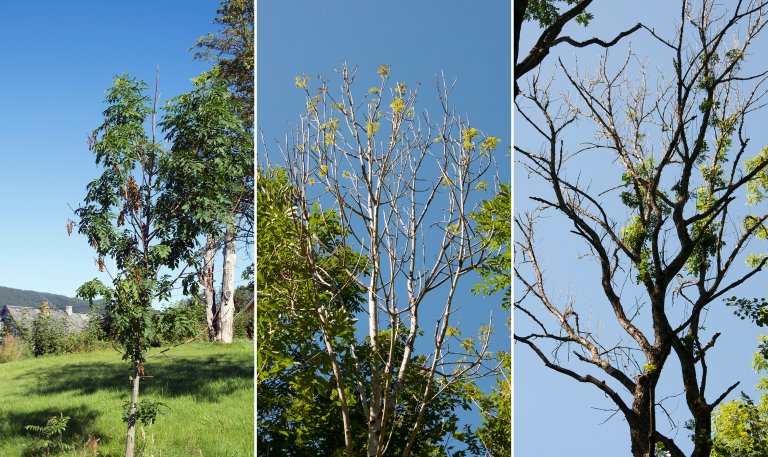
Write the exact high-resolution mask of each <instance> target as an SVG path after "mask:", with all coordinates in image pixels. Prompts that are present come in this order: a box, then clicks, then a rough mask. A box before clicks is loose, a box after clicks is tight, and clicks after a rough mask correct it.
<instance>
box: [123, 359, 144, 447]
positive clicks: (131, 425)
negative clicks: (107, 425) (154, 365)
mask: <svg viewBox="0 0 768 457" xmlns="http://www.w3.org/2000/svg"><path fill="white" fill-rule="evenodd" d="M139 367H140V362H139V361H138V360H134V361H133V378H132V380H131V382H132V388H131V404H130V409H129V410H128V432H127V433H126V435H125V457H133V454H134V452H135V449H136V405H137V404H138V403H139V381H141V376H140V375H139V371H140V370H139Z"/></svg>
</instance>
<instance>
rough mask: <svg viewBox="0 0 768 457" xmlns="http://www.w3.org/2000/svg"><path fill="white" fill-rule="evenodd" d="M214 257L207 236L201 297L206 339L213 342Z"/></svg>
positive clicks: (210, 238) (213, 243) (214, 328)
mask: <svg viewBox="0 0 768 457" xmlns="http://www.w3.org/2000/svg"><path fill="white" fill-rule="evenodd" d="M215 256H216V243H215V241H214V239H213V236H212V235H210V234H209V235H207V236H206V240H205V253H204V254H203V272H202V275H201V278H200V279H201V282H202V285H203V296H204V297H205V318H206V323H207V325H208V338H209V339H211V340H215V339H216V337H217V336H218V333H219V332H218V329H217V328H216V327H217V322H216V311H217V310H216V291H215V290H214V288H213V265H214V263H213V262H214V257H215Z"/></svg>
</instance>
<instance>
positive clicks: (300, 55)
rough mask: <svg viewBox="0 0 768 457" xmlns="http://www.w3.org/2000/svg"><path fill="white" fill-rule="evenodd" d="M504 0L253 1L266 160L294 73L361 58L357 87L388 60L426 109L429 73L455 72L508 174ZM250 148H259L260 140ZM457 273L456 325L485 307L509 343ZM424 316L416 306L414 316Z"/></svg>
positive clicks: (459, 94)
mask: <svg viewBox="0 0 768 457" xmlns="http://www.w3.org/2000/svg"><path fill="white" fill-rule="evenodd" d="M510 6H511V2H509V1H505V0H493V1H486V2H477V3H472V4H468V3H466V2H444V1H437V0H429V1H419V2H411V1H404V0H397V1H388V2H367V1H362V2H361V1H356V0H355V1H353V0H344V1H332V2H317V1H309V0H303V1H280V2H278V1H262V2H259V3H258V4H257V7H258V9H257V20H256V22H257V34H256V35H257V52H256V55H257V128H259V129H263V131H264V137H265V138H266V140H267V143H268V145H269V146H270V153H271V160H272V161H273V163H274V161H275V154H276V151H275V148H274V141H275V140H276V139H279V140H282V139H283V138H284V135H285V134H286V133H287V132H289V131H290V128H291V124H292V123H293V122H295V121H296V120H297V119H298V116H299V114H300V113H301V112H302V111H303V110H304V109H305V100H304V94H303V92H302V91H300V90H298V89H297V88H296V87H295V85H294V78H295V77H296V76H297V75H300V74H307V75H313V76H314V75H323V76H325V77H326V78H329V79H331V80H332V81H333V83H334V84H336V83H337V82H338V80H334V79H332V78H334V77H335V73H334V70H335V69H338V68H340V67H341V64H342V62H347V63H348V64H350V65H352V64H355V63H356V64H358V65H359V68H360V73H359V74H360V76H359V78H360V81H356V85H357V86H358V88H359V89H360V90H361V91H365V90H367V88H368V87H369V86H370V84H369V82H372V81H376V80H378V76H376V69H377V68H378V67H379V66H380V65H381V64H384V63H387V64H390V65H391V74H392V80H393V81H404V82H406V83H407V84H408V87H409V88H411V87H414V86H415V85H416V83H421V87H420V89H419V103H418V105H417V106H418V107H420V108H421V109H423V108H429V107H433V112H434V106H435V103H436V100H437V98H436V91H435V86H434V84H435V76H436V75H438V74H439V73H440V71H441V70H442V71H444V73H445V75H446V78H447V79H448V80H449V81H451V80H453V79H454V78H456V79H457V82H456V87H455V89H454V92H453V95H452V98H453V103H454V105H455V106H456V107H457V109H458V110H459V112H461V113H467V114H469V115H470V118H471V120H472V123H473V124H474V125H476V126H477V127H478V128H480V129H482V130H483V131H484V132H486V133H487V134H488V135H494V136H497V137H501V138H502V140H503V143H502V144H503V148H502V147H500V148H499V150H498V152H499V153H498V154H497V156H496V158H497V161H498V164H499V168H500V175H501V179H502V180H504V181H508V180H509V176H510V171H511V170H510V168H511V167H510V158H509V157H508V156H507V155H506V154H507V152H506V151H507V149H506V148H507V146H508V145H509V144H510V135H511V128H510V126H511V110H510V93H511V89H510V75H511V70H510V60H511V59H510V54H511V51H510V43H511V42H510V24H511V19H510V14H511V12H510ZM258 151H259V154H261V153H262V150H261V147H259V149H258ZM261 160H263V159H261ZM466 279H467V281H466V282H465V285H466V287H465V288H463V290H462V294H461V297H460V299H459V301H461V302H463V304H464V309H465V310H471V312H463V313H462V319H463V321H462V325H464V326H465V328H466V329H469V328H474V329H476V326H477V325H479V324H480V323H481V321H480V320H481V319H483V318H484V317H485V318H487V316H488V314H487V311H490V310H491V309H494V316H495V327H496V331H497V339H496V344H495V348H497V349H506V348H508V347H509V335H508V333H507V330H506V328H505V326H504V323H505V321H506V316H504V313H503V311H501V310H500V308H499V307H498V306H494V303H496V304H497V302H498V299H495V298H494V299H492V300H491V299H485V300H484V299H481V298H478V297H474V296H473V295H471V294H470V293H469V291H468V288H469V286H471V284H472V283H473V282H476V280H475V279H473V278H466ZM477 309H480V310H482V312H476V310H477ZM428 320H429V317H428V315H427V316H424V315H422V322H427V321H428ZM424 325H431V324H424ZM474 331H475V330H472V333H474ZM427 334H429V331H427ZM470 420H471V419H470Z"/></svg>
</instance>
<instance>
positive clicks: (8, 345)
mask: <svg viewBox="0 0 768 457" xmlns="http://www.w3.org/2000/svg"><path fill="white" fill-rule="evenodd" d="M31 356H32V351H30V350H29V345H27V343H25V342H24V340H22V339H20V338H18V337H15V336H13V335H5V336H4V337H3V340H2V343H1V344H0V363H5V362H15V361H17V360H22V359H26V358H29V357H31Z"/></svg>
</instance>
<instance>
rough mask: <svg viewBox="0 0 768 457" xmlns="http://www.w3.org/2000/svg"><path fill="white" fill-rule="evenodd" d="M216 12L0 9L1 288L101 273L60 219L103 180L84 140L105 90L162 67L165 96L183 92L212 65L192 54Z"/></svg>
mask: <svg viewBox="0 0 768 457" xmlns="http://www.w3.org/2000/svg"><path fill="white" fill-rule="evenodd" d="M218 6H219V2H218V1H217V0H206V1H192V2H190V1H180V0H164V1H161V2H152V1H146V0H138V1H132V2H97V1H77V2H57V1H43V2H35V3H28V2H2V3H1V4H0V43H2V45H1V47H0V50H1V51H0V54H1V55H2V59H3V71H2V72H0V195H2V198H0V202H2V203H0V205H2V206H1V207H0V208H1V210H0V213H2V214H3V223H2V224H0V257H1V258H2V262H0V285H3V286H8V287H17V288H22V289H31V290H39V291H47V292H53V293H59V294H64V295H68V296H73V295H74V294H75V290H76V289H77V287H79V286H80V285H81V284H82V283H83V282H85V281H87V280H89V279H92V278H94V277H95V276H96V275H97V270H96V268H95V266H94V263H93V251H92V249H91V248H90V247H89V245H88V243H87V242H86V240H85V239H84V238H83V237H82V236H79V235H76V234H73V235H72V236H71V237H68V236H67V232H66V229H65V224H66V221H67V219H69V218H73V219H75V218H74V217H73V214H72V211H71V210H70V208H69V206H68V205H71V206H72V207H75V208H76V207H77V205H78V204H79V203H80V202H81V201H82V199H83V197H84V196H85V186H86V185H87V184H88V182H90V181H91V180H92V179H94V178H95V177H97V176H98V174H99V170H98V169H97V168H96V166H95V164H94V159H93V155H92V153H91V152H89V151H88V148H87V143H86V135H87V134H88V133H89V132H90V131H92V130H93V129H95V128H96V127H97V126H98V125H99V124H100V123H101V121H102V116H101V113H102V111H103V110H104V108H105V105H104V104H103V100H104V94H105V91H106V89H107V88H108V87H109V86H110V85H111V82H112V77H113V76H114V75H116V74H120V73H123V72H127V73H130V74H132V75H134V76H136V77H138V78H141V79H143V80H145V81H147V82H150V83H151V82H153V81H154V75H155V67H156V66H157V65H159V66H160V97H161V101H163V102H164V101H167V100H168V99H170V98H171V97H173V96H176V95H179V94H180V93H183V92H186V91H188V90H190V89H191V87H192V85H191V82H190V78H192V77H194V76H196V75H198V74H199V73H201V72H202V71H205V70H206V69H207V68H208V66H209V65H208V64H207V63H203V62H199V61H193V60H192V52H189V51H188V50H187V49H188V48H189V47H191V46H192V45H193V44H194V42H195V40H196V39H197V38H198V37H199V36H201V35H204V34H205V33H207V32H210V31H214V25H212V24H211V21H212V20H213V19H214V17H215V16H216V9H217V8H218ZM241 257H244V255H241ZM238 278H239V277H238Z"/></svg>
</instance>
